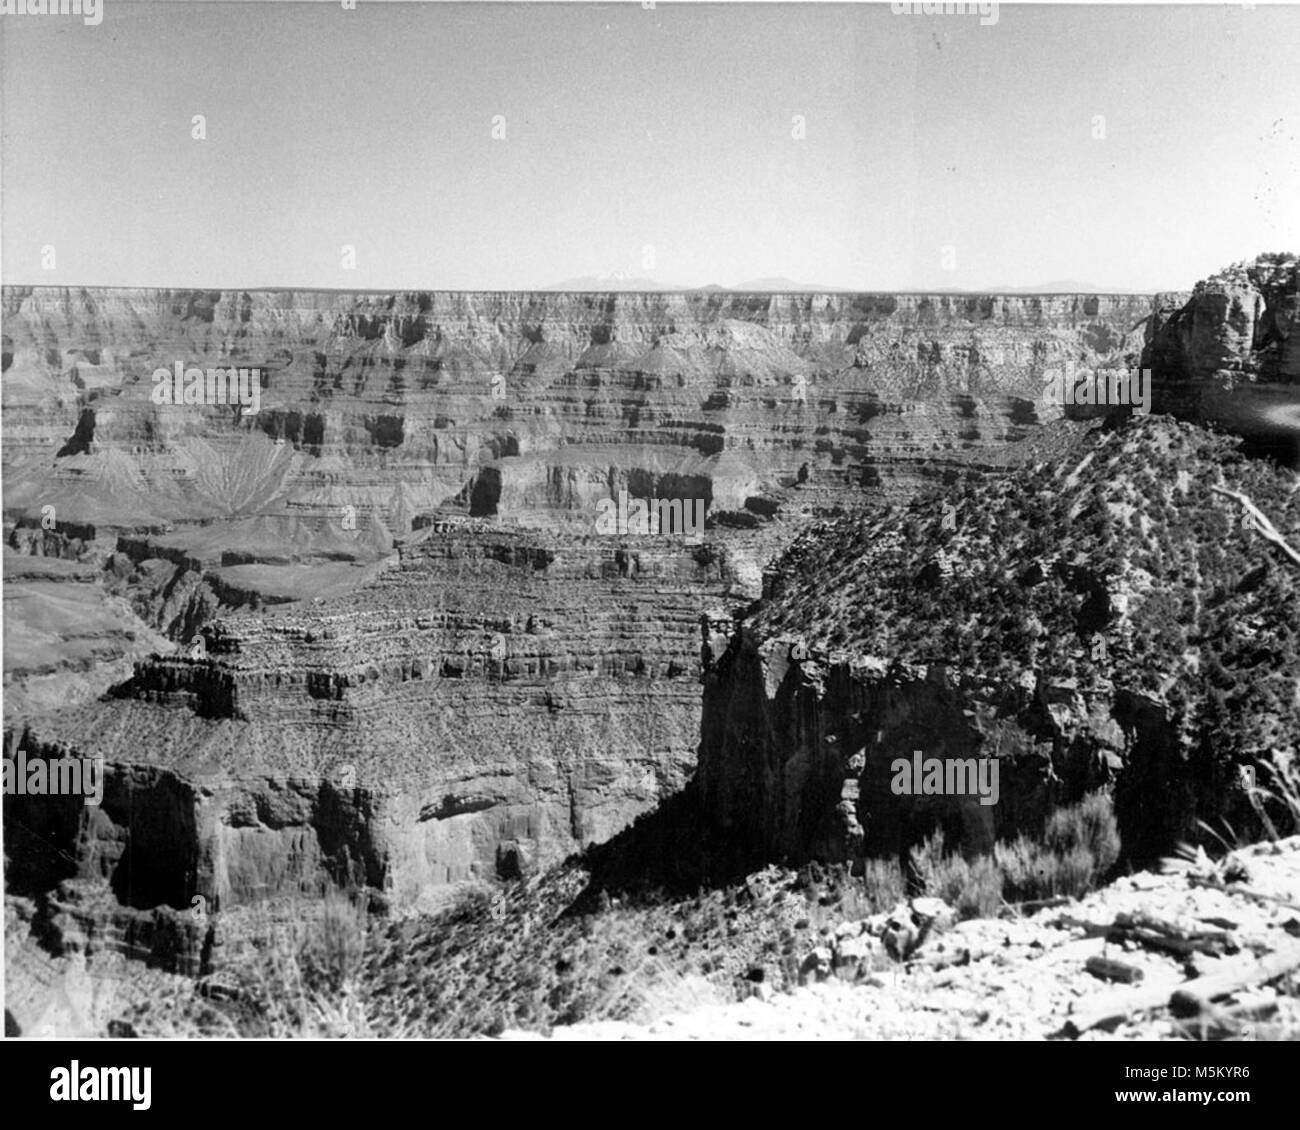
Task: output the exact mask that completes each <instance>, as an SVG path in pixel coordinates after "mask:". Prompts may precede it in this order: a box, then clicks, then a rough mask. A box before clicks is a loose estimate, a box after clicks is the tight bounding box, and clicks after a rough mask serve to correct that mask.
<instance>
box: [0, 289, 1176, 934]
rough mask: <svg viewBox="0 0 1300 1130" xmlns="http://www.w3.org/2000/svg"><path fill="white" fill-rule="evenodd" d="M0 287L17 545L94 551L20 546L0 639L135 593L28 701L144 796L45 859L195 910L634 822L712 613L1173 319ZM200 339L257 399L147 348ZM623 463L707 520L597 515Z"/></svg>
mask: <svg viewBox="0 0 1300 1130" xmlns="http://www.w3.org/2000/svg"><path fill="white" fill-rule="evenodd" d="M4 303H5V315H6V316H5V341H4V354H5V360H4V376H3V395H4V449H3V459H4V471H5V499H4V503H5V522H6V541H7V549H6V554H7V559H8V560H10V561H21V560H29V561H30V560H34V559H35V558H36V557H37V556H39V557H41V558H44V559H46V560H48V561H53V560H54V559H60V560H61V561H63V562H66V563H67V565H68V567H69V570H71V571H70V572H68V574H67V575H66V576H64V575H63V574H62V573H60V574H59V578H58V579H59V584H60V585H62V586H63V588H62V589H61V590H59V591H54V588H53V582H52V581H51V580H50V578H49V577H47V576H45V574H44V573H41V574H40V575H38V572H39V571H36V572H34V571H33V569H32V568H18V569H17V570H16V571H15V572H13V573H12V576H13V578H14V579H13V581H12V582H11V583H10V584H8V585H7V588H6V594H7V595H9V594H10V593H13V594H15V595H21V596H22V600H21V601H15V602H14V607H15V608H16V609H18V610H19V613H20V615H19V617H18V620H17V622H15V623H11V622H9V621H8V620H7V624H6V631H7V633H14V632H18V633H21V632H22V631H24V630H25V629H24V625H23V621H24V620H26V622H27V623H28V624H29V625H38V626H39V625H42V624H44V625H45V626H44V627H43V628H42V631H44V632H45V635H46V636H48V635H49V633H50V631H51V630H52V627H51V626H52V625H54V624H55V623H56V618H54V617H53V616H52V615H51V613H50V611H49V610H50V608H51V607H52V605H51V601H54V600H55V599H56V598H57V599H58V600H59V602H60V605H59V606H60V607H64V608H66V607H68V606H69V602H70V601H75V600H81V601H82V602H83V603H89V602H91V601H94V600H102V599H103V597H104V595H105V593H106V592H107V594H110V595H111V596H112V597H113V598H115V600H117V602H118V603H116V604H115V605H113V608H114V610H115V612H114V615H115V616H116V617H117V619H116V620H115V621H114V622H113V624H112V625H111V626H110V627H108V628H106V629H105V631H104V632H103V633H101V634H100V636H99V637H97V638H102V641H103V642H102V643H101V644H100V645H99V646H98V649H97V651H96V652H95V654H94V656H93V657H92V659H91V661H89V662H84V663H81V669H79V673H78V676H77V678H76V679H75V680H74V679H72V678H71V671H70V669H69V663H68V662H67V661H65V660H64V659H62V658H61V657H60V656H59V655H58V654H57V649H55V651H54V652H51V653H50V655H49V657H48V659H47V660H45V661H42V662H40V663H37V662H35V661H33V660H32V659H31V658H30V657H25V656H24V654H23V653H24V651H25V650H26V648H25V646H23V645H22V640H23V638H24V637H23V636H22V635H11V636H10V639H9V640H7V644H10V645H11V646H7V647H6V664H7V665H6V680H7V683H8V684H9V685H8V687H7V691H8V690H10V689H12V690H13V691H16V692H18V694H19V701H20V703H21V704H22V705H21V709H20V711H19V712H18V713H15V712H14V711H13V710H12V709H11V711H10V716H9V717H8V718H7V719H6V724H7V726H9V727H10V728H11V731H14V732H17V731H19V730H20V729H22V728H24V727H25V729H26V733H27V738H26V739H25V740H26V741H27V742H28V743H29V748H30V749H31V750H32V751H36V750H47V751H48V750H55V749H57V750H66V751H69V752H74V753H76V754H78V755H84V756H96V755H98V756H103V757H105V758H106V759H107V760H108V761H109V762H110V781H118V782H119V786H115V788H116V787H120V788H122V789H126V790H127V791H126V792H125V793H123V794H122V795H123V796H127V797H132V798H134V799H133V800H131V801H130V803H125V802H124V803H123V805H118V806H116V807H115V805H116V802H113V803H107V804H106V805H105V808H104V811H103V812H102V813H100V814H99V815H98V816H95V817H94V818H93V819H92V818H91V817H89V816H87V815H86V814H84V813H81V814H76V813H74V814H73V817H74V819H72V820H71V823H69V824H67V826H64V825H58V828H57V829H56V828H54V827H53V826H51V830H50V835H51V836H52V837H53V838H54V839H55V840H57V842H58V850H59V851H62V852H64V853H65V855H66V856H67V857H69V858H70V859H72V860H74V861H75V863H73V864H69V867H70V868H71V870H70V871H69V872H67V873H64V872H59V873H58V874H57V875H56V874H54V873H51V876H49V877H48V878H49V879H50V880H51V881H54V880H61V881H68V880H71V881H76V882H82V881H88V880H89V879H90V878H92V877H97V879H98V880H100V881H103V882H105V883H107V884H109V886H110V887H111V889H112V890H113V891H114V892H115V894H116V897H117V903H118V905H120V906H123V907H125V908H136V909H142V908H145V907H146V906H147V905H149V904H151V903H156V904H159V905H165V906H170V907H172V908H174V909H176V910H178V911H182V910H184V908H185V907H186V906H187V905H188V900H189V899H191V898H193V897H194V896H196V895H197V896H201V897H203V898H205V899H209V900H213V901H214V902H215V903H216V904H217V905H220V906H224V907H228V908H229V907H234V906H240V905H244V904H247V903H250V902H256V901H258V900H261V899H265V898H273V897H277V896H282V895H283V896H288V895H292V894H293V893H295V892H299V893H306V892H311V891H314V890H318V889H320V888H321V887H322V886H327V885H352V886H356V885H367V886H370V887H372V888H374V889H376V890H378V891H383V892H386V894H387V897H388V898H390V899H391V900H393V901H395V902H397V903H407V904H409V903H414V902H417V901H418V900H419V899H421V898H422V897H424V895H425V894H427V893H428V892H429V891H430V890H433V889H435V888H437V887H439V886H445V885H447V884H454V883H457V882H461V881H463V880H467V879H472V878H477V877H495V876H512V875H516V874H519V873H521V872H527V871H529V870H532V869H534V868H536V867H538V866H541V865H544V864H546V863H549V862H552V861H554V860H557V859H560V858H562V857H563V856H564V855H565V854H566V853H568V852H570V851H572V850H574V849H575V848H579V847H582V846H585V845H586V844H587V843H589V842H592V841H602V840H605V839H608V838H609V837H610V836H612V835H614V834H615V833H617V832H618V831H619V830H620V829H622V828H623V827H625V826H626V825H627V824H628V822H629V821H630V820H632V819H633V818H634V817H636V816H637V815H639V814H641V813H643V812H645V811H648V810H649V809H651V808H653V807H654V806H655V805H656V804H657V803H659V802H660V801H661V800H662V799H663V798H664V797H666V796H669V795H671V794H673V793H675V792H677V791H679V790H680V789H681V788H682V787H683V785H684V784H685V782H686V781H687V780H688V778H689V777H690V775H691V773H692V772H693V770H694V765H695V760H696V749H697V745H698V743H699V739H700V732H701V702H700V687H699V679H700V675H701V671H702V669H701V660H700V647H699V634H698V621H699V617H700V615H701V613H702V612H703V611H704V610H705V609H708V608H715V609H719V610H720V611H721V614H722V615H723V616H724V617H728V618H729V617H730V615H731V614H732V613H734V612H736V611H738V610H739V609H740V608H742V607H744V606H745V605H747V604H748V603H749V602H751V601H752V600H753V599H754V598H755V597H756V596H757V595H759V591H760V587H759V583H760V576H761V572H762V570H763V568H764V567H765V566H766V565H767V564H768V563H769V562H770V561H771V560H772V559H773V557H774V556H775V555H777V554H779V553H780V552H781V551H782V550H783V549H784V548H785V547H786V546H787V545H789V544H790V542H791V541H792V540H793V539H794V538H795V537H796V536H797V535H798V534H799V532H800V531H801V530H802V529H803V528H804V527H805V525H806V524H807V522H808V521H809V519H810V517H812V516H815V515H818V514H827V513H834V512H837V511H839V510H840V509H842V508H844V507H846V506H856V505H859V504H861V503H863V502H870V501H872V500H886V499H902V498H906V497H909V496H910V495H911V494H913V493H914V492H915V491H916V490H917V489H918V488H919V487H921V486H923V485H924V484H927V483H936V484H937V483H940V482H943V481H944V480H945V479H949V478H952V477H953V475H954V474H955V473H956V472H959V471H961V470H963V469H967V468H976V469H978V468H980V467H982V466H985V465H986V464H991V461H993V460H995V458H996V456H995V454H994V453H995V452H996V450H997V449H998V448H999V447H1000V446H1001V445H1003V444H1005V443H1006V442H1008V441H1016V440H1020V439H1023V438H1024V437H1025V436H1028V435H1031V434H1033V433H1034V432H1035V430H1036V429H1037V428H1039V427H1040V425H1041V424H1042V423H1043V422H1044V421H1045V420H1050V419H1053V418H1055V417H1056V416H1057V415H1059V413H1060V411H1061V410H1060V408H1059V407H1053V406H1050V405H1046V404H1044V403H1043V401H1042V399H1041V396H1042V392H1043V387H1044V386H1043V374H1044V373H1045V372H1047V371H1048V370H1049V369H1052V368H1059V367H1060V366H1061V364H1062V363H1063V362H1064V361H1067V360H1068V361H1072V362H1074V364H1075V365H1076V366H1082V367H1086V366H1088V365H1093V364H1095V365H1098V366H1112V367H1113V366H1116V365H1122V364H1125V363H1127V362H1129V361H1131V360H1132V359H1134V358H1135V357H1136V353H1137V350H1138V349H1139V348H1140V347H1141V343H1142V340H1143V335H1144V323H1145V320H1146V318H1147V317H1148V315H1149V314H1150V313H1151V309H1152V303H1151V300H1150V299H1148V298H1144V297H1138V296H1087V297H1085V296H1069V295H1058V296H1044V297H997V296H988V297H969V298H968V297H954V296H924V295H897V296H889V295H803V294H800V295H740V294H722V295H718V294H617V295H615V294H605V295H594V294H592V295H582V294H535V295H528V294H449V293H430V294H394V295H374V294H363V295H352V294H337V293H279V292H276V293H270V292H253V293H242V292H168V291H96V290H54V289H36V290H21V289H6V290H5V292H4ZM176 362H181V363H182V365H183V366H197V367H200V368H203V369H208V368H210V367H213V366H217V367H221V366H224V365H229V364H237V365H238V366H241V367H253V368H257V369H259V370H260V371H261V374H262V375H261V380H260V403H259V411H258V412H257V413H256V414H255V415H254V414H252V413H249V412H245V411H242V410H240V411H237V410H236V409H235V408H234V407H232V406H231V405H228V404H227V405H219V404H188V405H187V404H180V405H174V404H170V405H169V404H157V403H155V402H154V400H153V399H152V393H153V390H154V387H155V385H154V382H153V380H152V375H153V373H154V370H155V369H158V368H169V367H171V366H173V365H174V364H175V363H176ZM624 491H626V492H627V494H628V495H629V496H631V497H633V498H650V497H660V498H665V499H677V500H681V501H685V502H689V501H691V500H693V499H698V500H700V501H702V502H703V503H704V504H705V505H706V507H707V529H706V531H705V536H704V538H703V541H702V543H701V544H698V545H692V544H689V543H686V542H685V541H684V540H683V539H681V538H680V537H674V536H648V535H642V536H637V535H635V534H630V535H629V534H621V535H614V536H604V535H602V534H600V533H598V532H597V528H596V519H597V514H598V510H599V504H600V503H601V502H602V501H605V500H610V499H615V500H616V499H618V498H619V496H620V494H621V492H624ZM47 508H48V509H47ZM59 568H60V566H57V565H50V566H48V567H46V568H45V572H46V573H48V572H50V571H51V570H58V569H59ZM78 570H79V571H78ZM159 634H161V636H160V635H159ZM37 635H39V633H37ZM162 637H166V639H169V640H171V641H176V644H179V645H180V646H174V645H169V644H168V643H167V642H165V640H164V639H163V638H162ZM33 638H36V636H33ZM40 638H45V637H44V636H42V637H40ZM14 644H17V645H18V646H14ZM147 652H157V653H158V654H157V655H156V656H155V657H153V658H145V657H144V656H145V653H147ZM100 653H102V655H101V654H100ZM11 657H12V658H13V660H14V662H13V663H12V664H11V663H10V660H11ZM132 663H134V664H135V666H134V674H131V675H130V677H127V676H128V674H129V672H130V671H131V670H132ZM38 677H39V679H40V680H43V681H42V682H39V683H38V682H37V680H38ZM60 680H63V682H60ZM60 687H64V688H67V689H68V690H69V691H70V692H71V693H69V694H67V695H66V696H65V697H63V698H62V699H61V700H60V698H59V697H58V691H59V688H60ZM37 691H39V692H40V693H39V694H37V693H36V692H37ZM24 695H25V696H26V697H25V699H24V698H23V696H24ZM101 696H102V697H101ZM8 698H9V695H8V694H7V699H8ZM53 707H58V709H57V710H54V709H51V708H53ZM906 724H907V723H906V722H900V723H899V725H900V727H904V726H905V725H906ZM706 732H708V727H707V726H706ZM900 732H901V731H900ZM846 740H847V738H846ZM900 740H901V739H900ZM144 770H147V771H148V773H149V774H154V775H156V779H155V776H150V777H149V778H148V780H145V779H143V778H139V779H138V778H137V774H138V773H139V772H141V771H144ZM164 781H165V782H167V784H166V786H165V787H164V786H163V785H162V784H160V783H159V782H164ZM132 790H134V791H132ZM114 795H117V794H116V793H115V794H114ZM27 803H31V802H30V801H29V802H27ZM146 807H147V808H151V809H152V808H157V809H160V810H163V811H166V812H168V813H170V815H169V816H168V817H167V821H168V822H167V823H166V824H165V827H166V828H168V829H171V831H170V832H168V833H166V834H164V833H163V832H161V831H159V828H161V827H163V825H158V826H157V827H155V826H154V825H153V824H149V823H148V822H147V821H144V818H143V817H142V816H141V815H140V813H141V811H142V809H143V808H146ZM86 821H89V823H84V822H86ZM142 821H144V822H142ZM83 823H84V826H83ZM58 829H62V830H61V831H60V830H58ZM169 837H171V838H170V839H169ZM173 840H174V841H175V842H174V843H173V842H172V841H173ZM107 844H113V845H117V846H115V847H114V849H113V850H112V851H106V850H103V849H104V845H107ZM92 861H93V862H92ZM65 862H66V860H65ZM160 936H161V935H160ZM168 936H170V935H168Z"/></svg>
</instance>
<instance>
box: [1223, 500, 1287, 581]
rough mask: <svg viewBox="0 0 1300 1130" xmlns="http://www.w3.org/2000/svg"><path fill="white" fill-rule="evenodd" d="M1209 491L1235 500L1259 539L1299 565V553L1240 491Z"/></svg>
mask: <svg viewBox="0 0 1300 1130" xmlns="http://www.w3.org/2000/svg"><path fill="white" fill-rule="evenodd" d="M1210 489H1211V490H1212V491H1214V492H1215V493H1216V494H1222V495H1226V496H1227V497H1228V498H1232V499H1236V501H1237V502H1238V503H1240V505H1241V508H1242V509H1243V510H1244V511H1245V512H1246V513H1247V514H1249V515H1250V517H1251V518H1252V519H1254V522H1255V529H1256V530H1258V531H1259V535H1260V537H1262V538H1264V540H1265V541H1270V542H1272V543H1273V544H1274V545H1275V546H1277V547H1278V549H1280V550H1281V551H1282V552H1283V553H1285V554H1286V555H1287V556H1288V557H1289V558H1290V559H1291V563H1292V564H1293V565H1300V552H1297V551H1296V550H1294V549H1292V548H1291V545H1290V544H1289V543H1288V542H1287V540H1286V538H1284V537H1283V536H1282V535H1281V534H1279V533H1278V532H1277V528H1276V527H1275V526H1274V525H1273V523H1272V522H1270V521H1269V520H1268V518H1266V517H1265V516H1264V513H1263V511H1261V510H1260V508H1259V507H1258V506H1256V505H1255V504H1254V503H1253V502H1251V500H1250V499H1249V498H1248V497H1247V496H1246V495H1244V494H1242V493H1241V492H1240V491H1236V490H1228V489H1227V488H1226V487H1210Z"/></svg>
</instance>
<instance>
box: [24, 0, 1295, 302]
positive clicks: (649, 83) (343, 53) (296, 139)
mask: <svg viewBox="0 0 1300 1130" xmlns="http://www.w3.org/2000/svg"><path fill="white" fill-rule="evenodd" d="M103 4H104V12H103V21H102V23H100V24H99V25H98V26H93V27H92V26H86V25H85V24H84V22H83V21H82V20H81V19H80V18H78V17H75V16H49V15H46V16H31V15H27V16H20V15H4V16H0V95H2V97H3V103H2V106H3V109H2V111H0V112H2V123H3V135H2V139H0V174H2V177H3V180H2V181H0V210H2V214H3V224H2V227H3V254H4V262H3V276H4V281H5V282H9V283H28V284H31V283H36V284H51V285H80V284H85V285H90V284H99V285H109V284H113V285H136V286H205V287H214V288H215V287H254V286H298V287H308V286H312V287H316V286H319V287H344V288H371V287H373V288H385V289H386V288H394V289H417V288H456V289H461V288H464V289H513V288H530V287H538V286H544V285H546V284H548V283H554V282H557V281H559V280H562V279H565V278H568V277H571V276H575V275H584V274H609V273H613V272H623V273H626V274H629V275H635V276H646V277H650V278H654V279H658V280H661V281H665V282H672V283H678V284H682V285H687V286H696V285H703V284H706V283H710V282H717V283H721V284H724V285H731V284H734V283H737V282H740V281H742V280H746V279H752V278H755V277H759V276H772V275H784V276H788V277H790V278H793V279H796V280H800V281H804V282H812V283H822V284H825V285H831V286H842V287H853V288H862V289H875V290H899V289H927V288H933V287H971V288H979V287H997V286H1015V285H1031V284H1036V283H1042V282H1047V281H1054V280H1066V279H1069V280H1080V281H1083V282H1087V283H1094V284H1097V285H1100V286H1103V287H1114V288H1128V289H1158V288H1170V289H1183V288H1188V287H1190V286H1191V284H1192V283H1193V282H1194V281H1195V280H1196V279H1197V278H1200V277H1203V276H1204V275H1206V274H1208V273H1209V272H1211V271H1213V270H1215V269H1217V268H1219V267H1221V266H1224V265H1226V264H1227V263H1229V262H1232V261H1234V260H1237V259H1241V258H1245V257H1248V256H1254V255H1255V254H1257V253H1258V252H1261V251H1282V250H1300V144H1298V138H1300V7H1268V6H1264V5H1261V6H1259V7H1257V8H1254V9H1246V8H1242V7H1240V6H1228V7H1223V8H1206V7H1144V8H1143V7H1131V8H1116V7H1052V8H1047V7H1025V6H1011V5H1003V6H1002V7H1001V8H1000V11H999V18H998V21H997V23H996V24H994V25H992V26H981V23H980V19H979V16H978V15H976V16H957V15H950V16H921V15H917V16H908V15H895V14H893V13H891V11H890V9H889V6H888V5H887V4H882V5H865V4H863V5H851V4H834V5H832V4H827V5H820V4H798V5H784V4H760V5H746V4H725V5H718V6H710V5H697V4H690V5H677V4H669V3H664V2H660V3H658V4H657V5H656V7H655V8H654V9H653V10H646V9H643V8H642V6H641V4H640V3H637V2H631V3H621V4H595V3H593V4H574V5H555V4H527V5H511V4H500V5H496V4H491V5H489V4H472V5H469V4H467V5H452V4H428V5H426V4H407V3H402V4H390V3H379V2H377V0H360V3H359V4H358V5H357V8H356V10H352V11H349V10H344V9H343V7H342V4H341V3H338V2H327V3H240V4H222V3H203V4H197V3H193V2H168V3H162V2H158V3H129V2H125V0H123V2H115V0H103ZM196 114H202V115H204V117H205V119H206V132H207V139H206V140H195V139H194V138H193V137H192V132H193V130H194V126H193V124H192V122H193V117H194V115H196ZM498 115H500V116H503V118H504V134H505V136H504V138H494V137H493V129H494V118H496V117H497V116H498ZM796 115H802V118H803V122H804V131H805V133H806V136H804V137H802V138H796V137H795V136H793V134H794V133H796V132H798V129H797V123H796V121H795V116H796ZM1099 116H1100V117H1104V123H1100V122H1099V120H1098V119H1099ZM501 124H502V123H501V120H500V119H497V121H496V126H497V132H498V133H500V132H501ZM1103 124H1104V137H1102V138H1098V137H1095V136H1094V134H1095V133H1097V132H1099V126H1101V125H1103ZM344 245H351V246H352V247H354V248H355V263H356V265H355V269H352V270H347V269H344V267H343V254H344V253H343V250H342V249H343V247H344ZM46 246H51V247H53V249H54V254H55V259H54V262H55V265H54V267H53V269H43V267H42V249H43V248H45V247H46ZM945 248H948V249H950V250H949V251H948V260H947V261H948V263H949V265H950V266H952V267H953V268H954V269H945V268H944V262H945V259H944V255H945V251H944V249H945ZM647 249H650V250H649V252H648V250H647ZM650 253H652V255H653V258H652V259H651V258H650V257H649V254H650Z"/></svg>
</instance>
